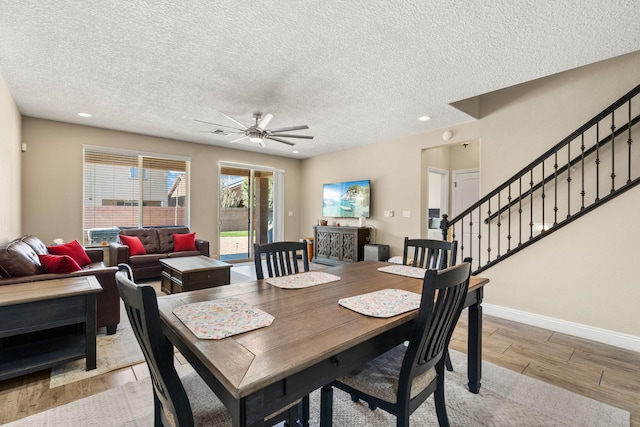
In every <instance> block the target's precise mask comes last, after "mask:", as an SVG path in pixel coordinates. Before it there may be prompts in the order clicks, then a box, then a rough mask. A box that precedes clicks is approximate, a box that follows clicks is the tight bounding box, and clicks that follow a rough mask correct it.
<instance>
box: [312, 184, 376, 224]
mask: <svg viewBox="0 0 640 427" xmlns="http://www.w3.org/2000/svg"><path fill="white" fill-rule="evenodd" d="M370 202H371V181H370V180H368V179H365V180H361V181H347V182H336V183H333V184H324V185H323V188H322V216H323V217H328V218H358V217H364V218H369V215H370V213H369V212H370V209H369V206H370Z"/></svg>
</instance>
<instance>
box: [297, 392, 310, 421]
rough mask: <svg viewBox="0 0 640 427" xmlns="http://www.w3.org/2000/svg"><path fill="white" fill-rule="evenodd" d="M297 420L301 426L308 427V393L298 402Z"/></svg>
mask: <svg viewBox="0 0 640 427" xmlns="http://www.w3.org/2000/svg"><path fill="white" fill-rule="evenodd" d="M298 420H299V423H300V425H301V426H302V427H309V395H308V394H307V395H306V396H305V397H303V398H302V402H300V403H299V404H298Z"/></svg>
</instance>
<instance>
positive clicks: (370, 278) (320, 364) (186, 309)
mask: <svg viewBox="0 0 640 427" xmlns="http://www.w3.org/2000/svg"><path fill="white" fill-rule="evenodd" d="M388 266H389V264H388V263H384V262H379V261H364V262H358V263H352V264H340V265H336V266H333V267H330V268H327V269H325V270H322V272H321V273H320V272H316V273H315V274H324V276H322V280H319V279H318V277H319V276H317V275H316V276H313V274H314V273H313V272H310V273H300V274H299V275H294V276H288V279H287V281H285V282H280V283H279V284H278V285H276V284H275V283H276V281H274V280H273V279H264V280H253V281H247V282H245V283H235V284H231V285H225V286H220V287H216V288H210V289H202V290H196V291H191V292H183V293H180V294H174V295H168V296H161V297H159V298H158V308H159V312H160V318H161V321H162V329H163V332H164V334H165V336H166V337H167V338H168V339H169V341H170V342H171V343H172V344H173V345H174V346H175V347H176V348H177V349H178V350H179V351H180V353H181V354H182V355H183V356H184V358H185V359H186V360H187V361H188V362H189V363H190V364H191V365H192V367H193V368H194V369H195V370H196V371H197V372H198V373H199V375H200V376H201V377H202V378H203V379H204V380H205V382H206V383H207V384H208V385H209V387H210V388H211V389H212V390H213V391H214V393H215V394H216V395H217V396H218V397H219V399H220V400H221V401H222V403H223V404H224V405H225V406H226V408H227V409H228V410H229V412H230V414H231V418H232V423H233V425H234V426H236V427H240V426H261V425H264V419H265V417H267V416H268V415H270V414H273V413H274V412H277V411H278V410H279V409H281V408H284V407H286V406H288V405H290V404H291V403H293V402H295V401H297V400H299V399H300V398H302V397H304V396H307V395H308V394H310V393H311V392H312V391H314V390H317V389H318V388H320V387H322V386H324V385H326V384H329V383H330V382H331V381H333V380H335V379H337V378H338V377H340V376H342V375H344V374H346V373H348V372H349V371H351V370H353V369H355V368H357V367H359V366H361V365H363V364H364V363H366V362H367V361H369V360H371V359H373V358H375V357H377V356H379V355H380V354H382V353H384V352H386V351H388V350H390V349H391V348H393V347H395V346H397V345H399V344H400V343H402V342H404V341H407V340H409V339H410V338H411V334H412V331H413V329H414V323H415V322H414V321H415V318H416V316H417V310H416V309H412V310H409V311H405V312H402V313H400V314H397V315H392V316H390V317H376V316H373V315H364V314H361V313H359V312H357V311H354V310H352V309H349V308H346V307H344V306H342V305H340V303H339V302H342V301H344V300H345V299H348V298H352V297H358V296H362V295H369V294H371V293H376V294H377V293H378V292H382V291H386V290H394V291H395V290H400V291H409V292H412V293H417V294H420V293H421V291H422V285H423V279H422V278H419V277H418V276H417V275H416V276H415V277H411V276H408V275H402V274H393V273H389V272H386V271H381V270H385V269H386V268H388ZM296 276H297V277H296ZM279 279H283V278H279ZM296 280H298V282H297V283H298V285H299V286H298V285H296ZM488 282H489V280H488V279H487V278H482V277H475V276H471V278H470V282H469V290H468V292H467V297H466V301H465V307H468V310H469V312H468V368H467V370H468V379H469V383H468V386H469V390H470V391H471V392H473V393H478V391H479V390H480V384H481V362H482V351H481V350H482V349H481V346H482V297H483V289H484V286H485V285H486V284H487V283H488ZM272 283H274V284H272ZM400 291H397V292H400ZM229 302H233V303H234V304H243V305H242V306H241V308H242V309H241V310H240V311H242V310H245V312H246V313H249V315H248V317H247V316H245V318H244V320H246V318H251V319H252V321H253V317H251V316H254V315H255V316H256V318H260V319H261V320H265V321H266V322H265V323H263V324H261V325H260V326H256V327H257V328H256V329H252V330H249V331H247V332H240V333H235V334H231V335H229V336H226V335H225V333H227V332H225V331H226V328H227V326H228V325H226V324H225V322H224V321H222V320H220V321H216V319H215V318H216V316H215V312H217V310H218V311H219V310H222V311H224V310H227V311H226V315H235V314H237V313H231V314H230V313H229V312H230V311H233V310H230V309H228V306H225V305H224V304H228V303H229ZM207 304H210V305H207ZM213 307H215V308H213ZM221 307H222V308H221ZM225 307H227V308H225ZM234 307H236V310H237V307H238V306H237V305H236V306H234ZM205 309H206V310H209V311H206V310H205ZM203 310H205V311H203ZM222 311H220V312H222ZM196 312H198V313H199V314H198V316H196V315H194V313H196ZM245 312H243V313H245ZM190 315H193V317H189V316H190ZM199 322H205V323H206V322H213V323H208V324H209V325H213V326H212V330H213V329H216V328H218V329H216V332H215V333H214V332H212V331H206V330H205V331H203V328H202V323H199ZM216 322H217V323H218V324H217V325H216ZM236 323H237V324H238V325H240V326H242V321H240V320H238V321H237V322H236ZM194 324H195V325H196V326H199V327H196V326H194ZM187 325H189V326H187ZM204 329H206V328H204ZM194 331H195V332H194ZM323 423H324V424H327V423H328V424H330V421H328V422H327V420H324V422H323Z"/></svg>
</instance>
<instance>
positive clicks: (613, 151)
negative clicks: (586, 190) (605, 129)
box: [610, 111, 616, 193]
mask: <svg viewBox="0 0 640 427" xmlns="http://www.w3.org/2000/svg"><path fill="white" fill-rule="evenodd" d="M615 114H616V112H615V111H612V112H611V191H610V193H615V192H616V146H615V139H616V123H615Z"/></svg>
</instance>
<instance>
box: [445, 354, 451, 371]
mask: <svg viewBox="0 0 640 427" xmlns="http://www.w3.org/2000/svg"><path fill="white" fill-rule="evenodd" d="M444 364H445V366H446V367H447V371H449V372H452V371H453V365H452V364H451V357H449V351H448V350H447V357H446V358H445V360H444Z"/></svg>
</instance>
